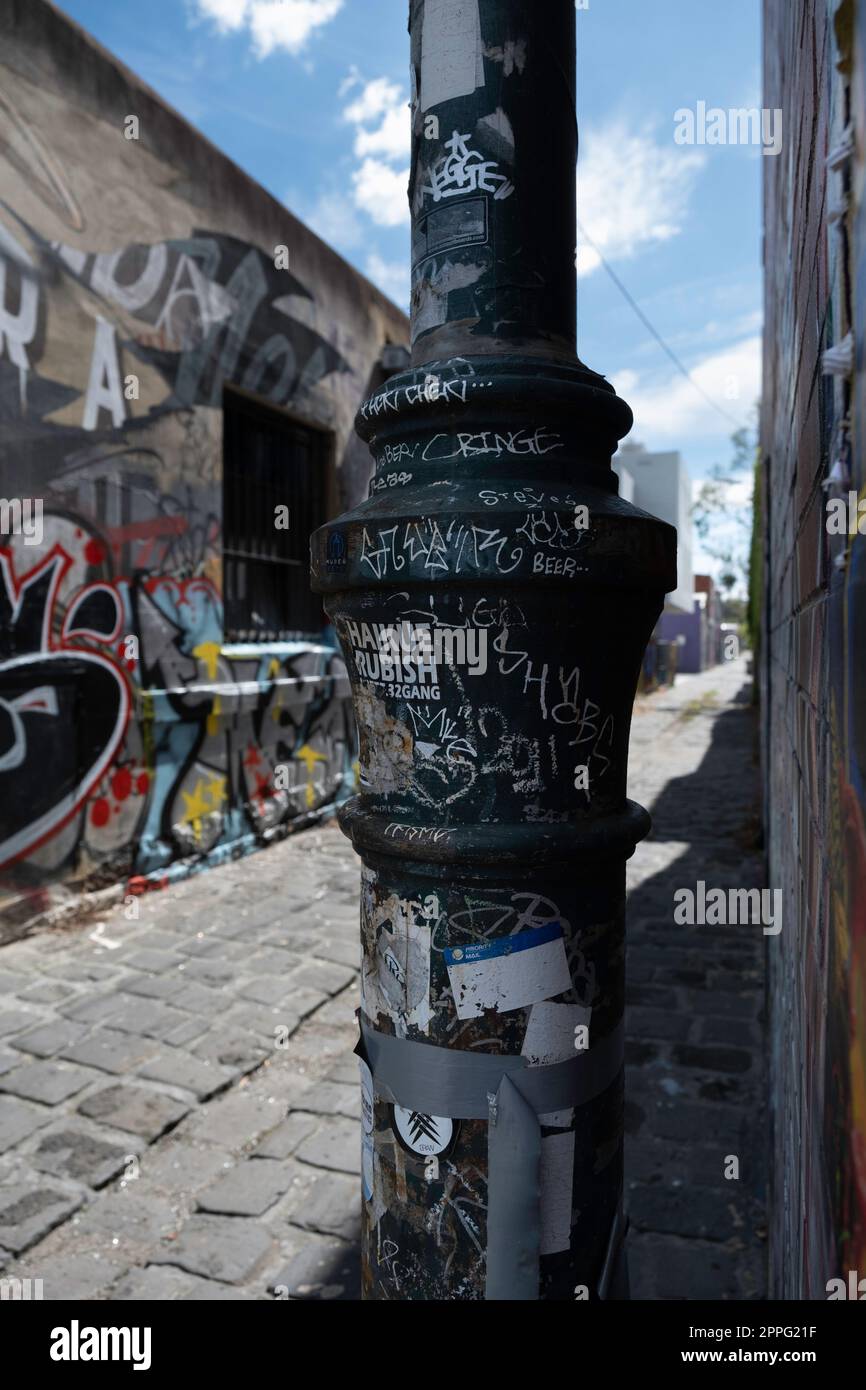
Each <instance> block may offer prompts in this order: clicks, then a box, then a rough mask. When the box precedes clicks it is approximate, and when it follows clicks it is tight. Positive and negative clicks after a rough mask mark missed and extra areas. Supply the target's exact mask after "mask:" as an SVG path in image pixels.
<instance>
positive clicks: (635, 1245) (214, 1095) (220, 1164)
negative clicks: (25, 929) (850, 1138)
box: [0, 662, 777, 1300]
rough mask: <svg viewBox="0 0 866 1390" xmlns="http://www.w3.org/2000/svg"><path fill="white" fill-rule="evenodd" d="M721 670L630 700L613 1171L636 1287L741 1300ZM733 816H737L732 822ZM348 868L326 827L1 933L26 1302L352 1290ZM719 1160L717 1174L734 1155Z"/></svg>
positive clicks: (735, 781)
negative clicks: (708, 905)
mask: <svg viewBox="0 0 866 1390" xmlns="http://www.w3.org/2000/svg"><path fill="white" fill-rule="evenodd" d="M747 699H748V695H747V676H746V671H745V664H744V662H736V663H731V664H730V665H728V666H726V667H721V668H717V669H715V670H713V671H710V672H708V673H706V674H705V675H702V676H699V677H685V678H681V680H680V681H679V682H678V684H677V687H676V689H675V690H673V691H665V692H660V693H658V694H656V695H654V696H651V697H649V698H648V699H645V700H642V701H641V702H639V705H638V708H637V710H636V714H635V721H634V728H633V737H632V758H631V766H632V777H631V794H632V796H633V797H634V798H635V799H637V800H640V801H643V803H644V804H645V805H648V806H650V807H651V808H652V810H653V814H654V819H655V829H654V832H653V836H652V839H651V840H649V841H648V842H646V843H645V844H644V845H642V846H640V847H639V849H638V852H637V854H636V856H635V858H634V860H633V861H632V862H631V865H630V894H631V896H630V906H629V940H630V954H629V996H628V997H629V1003H630V1015H629V1042H628V1061H629V1082H628V1092H627V1096H628V1111H627V1126H628V1135H629V1138H628V1150H627V1184H628V1199H629V1206H630V1211H631V1221H632V1234H631V1237H630V1260H631V1272H632V1286H633V1296H634V1297H636V1298H713V1299H718V1298H756V1297H761V1296H763V1293H764V1288H765V1283H764V1248H765V1247H764V1240H763V1222H764V1213H763V1207H762V1201H761V1195H762V1192H763V1186H764V1176H765V1173H764V1170H765V1154H764V1145H765V1135H764V1124H765V1117H766V1105H765V1098H764V1071H763V1054H762V1034H761V1022H760V1012H761V1008H762V1001H763V959H764V951H765V943H766V941H767V940H769V941H770V942H771V945H773V944H775V941H776V940H777V938H765V937H764V936H763V935H762V933H761V928H760V926H750V927H711V926H710V927H708V926H694V927H682V926H676V925H675V924H674V920H673V910H674V892H675V891H676V890H677V889H679V888H689V887H691V888H693V889H694V887H695V885H696V883H697V882H698V880H703V881H705V883H706V885H707V888H708V889H709V888H710V887H723V888H727V887H737V888H750V887H753V886H756V885H758V884H760V883H761V878H760V873H761V864H760V858H759V856H758V855H757V854H756V853H755V852H754V850H750V849H749V847H748V846H749V832H750V821H751V817H752V815H753V809H754V802H755V791H756V788H755V783H756V770H755V767H754V764H753V761H752V738H753V716H752V714H751V712H750V710H749V707H748V703H747ZM752 829H753V827H752ZM357 897H358V866H357V861H356V860H355V857H354V855H353V853H352V851H351V849H350V848H349V846H348V843H347V842H346V841H345V840H344V839H343V837H342V836H341V835H340V833H339V831H338V830H337V829H336V828H334V827H327V828H325V829H322V830H317V831H309V832H306V833H304V834H302V835H300V836H296V837H294V838H291V839H289V840H287V841H285V842H283V843H282V844H280V845H277V846H275V847H273V848H272V849H271V850H269V851H267V852H266V853H262V854H258V855H254V856H252V857H250V858H247V859H244V860H241V861H239V862H238V863H235V864H229V865H226V866H224V867H222V868H219V869H215V870H212V871H211V872H209V873H207V874H205V875H199V876H197V877H194V878H191V879H189V880H187V881H185V882H183V883H181V884H179V885H177V886H175V887H173V888H170V889H168V890H166V891H165V892H162V893H157V894H154V895H152V896H150V897H149V898H147V899H145V900H143V901H142V903H141V916H140V919H139V920H138V921H137V922H129V921H126V920H125V918H124V914H123V911H122V909H119V908H118V909H113V910H112V911H111V912H110V913H106V914H105V915H104V916H103V918H101V919H98V920H91V921H90V922H88V923H86V924H84V925H82V924H78V925H77V926H74V927H67V928H65V929H58V930H55V931H51V932H45V933H43V934H40V935H36V936H33V937H30V938H28V939H25V940H23V941H18V942H15V943H13V944H11V945H9V946H7V947H6V948H5V949H4V950H3V951H2V952H0V1093H2V1094H0V1153H2V1157H0V1266H2V1267H3V1272H4V1274H6V1275H9V1274H16V1275H19V1276H30V1277H32V1278H41V1279H42V1280H43V1282H44V1293H45V1297H46V1298H55V1299H56V1298H64V1299H66V1298H71V1299H93V1298H96V1299H102V1298H111V1299H133V1300H135V1299H225V1300H237V1299H250V1298H252V1299H261V1298H268V1297H274V1296H276V1297H291V1298H342V1299H353V1298H356V1297H357V1296H358V1291H359V1276H358V1269H357V1264H358V1256H357V1236H358V1220H359V1218H358V1205H359V1183H358V1180H357V1176H356V1174H357V1169H358V1157H359V1143H358V1119H359V1110H358V1087H357V1066H356V1063H355V1060H354V1058H353V1056H352V1049H353V1046H354V1041H355V1024H354V1017H353V1012H354V1009H355V1007H356V989H357V957H358V926H357ZM731 1156H733V1157H734V1158H736V1159H737V1160H738V1163H739V1178H730V1177H726V1176H725V1170H726V1165H727V1167H728V1169H729V1170H730V1158H731Z"/></svg>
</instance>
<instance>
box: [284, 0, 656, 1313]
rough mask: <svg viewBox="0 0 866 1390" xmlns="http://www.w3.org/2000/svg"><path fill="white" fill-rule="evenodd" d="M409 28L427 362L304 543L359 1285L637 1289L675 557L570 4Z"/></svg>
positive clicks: (416, 261) (498, 0) (420, 1290)
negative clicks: (619, 305)
mask: <svg viewBox="0 0 866 1390" xmlns="http://www.w3.org/2000/svg"><path fill="white" fill-rule="evenodd" d="M410 8H411V16H410V32H411V37H412V80H413V156H412V181H411V187H410V198H411V205H412V231H413V267H412V277H413V278H412V358H411V365H410V367H409V369H408V370H407V371H405V372H403V373H402V374H401V375H399V376H397V377H395V378H392V379H391V380H390V381H389V382H388V384H387V386H386V387H385V388H384V389H383V390H382V391H381V392H380V393H379V394H378V395H376V396H375V397H373V398H372V399H371V400H368V401H367V402H366V403H365V405H364V406H363V407H362V409H361V412H360V414H359V417H358V422H357V428H358V431H359V433H360V434H361V436H362V438H363V439H364V440H366V441H367V442H368V443H369V445H370V448H371V451H372V453H373V456H374V459H375V465H376V468H375V476H374V478H373V481H372V484H371V489H370V497H369V499H368V500H367V501H365V502H364V503H363V504H362V505H361V506H359V507H357V508H356V509H355V510H354V511H353V512H350V513H348V514H346V515H345V516H343V517H341V518H340V519H339V520H337V521H335V522H333V523H332V524H330V525H328V526H326V527H323V528H322V529H321V530H320V531H318V532H317V533H316V534H315V535H314V537H313V540H312V557H313V561H312V563H313V580H314V587H315V588H316V589H317V590H318V591H319V592H321V593H322V594H324V595H325V596H326V608H327V610H328V612H329V614H330V615H331V618H332V620H333V622H334V624H335V626H336V629H337V633H338V636H339V640H340V643H341V646H342V649H343V652H344V654H345V658H346V661H347V665H348V668H349V672H350V675H351V680H352V686H353V693H354V702H355V712H356V717H357V722H358V728H359V735H360V745H361V758H360V762H361V793H360V795H359V796H358V797H356V798H355V799H354V800H353V801H351V802H350V803H349V804H348V805H347V806H346V807H345V809H344V811H343V813H342V815H341V824H342V826H343V829H344V831H345V832H346V833H347V834H348V835H350V836H351V837H352V840H353V842H354V844H355V846H356V848H357V850H358V852H359V854H360V855H361V856H362V859H363V862H364V869H363V880H362V902H361V931H362V941H363V951H364V965H363V1002H362V1010H361V1032H362V1039H361V1042H360V1044H359V1052H360V1053H361V1055H362V1057H363V1059H364V1061H363V1064H362V1073H363V1086H364V1125H363V1169H364V1179H363V1181H364V1236H363V1239H364V1291H365V1297H368V1298H380V1299H463V1298H466V1299H483V1298H487V1299H521V1300H522V1299H536V1298H543V1299H573V1298H575V1297H577V1298H583V1297H586V1298H589V1299H596V1298H599V1297H607V1296H609V1295H610V1293H611V1291H612V1290H613V1292H614V1293H615V1294H618V1295H619V1296H621V1295H622V1293H623V1283H622V1278H621V1274H620V1276H619V1278H618V1279H617V1277H616V1275H615V1271H616V1269H617V1267H618V1251H619V1245H620V1242H621V1236H622V1231H623V1224H624V1223H623V1217H622V1186H623V1175H622V1128H623V1032H622V1016H623V992H624V909H625V862H626V860H627V858H628V857H629V856H630V855H631V854H632V853H633V851H634V847H635V844H636V843H637V841H638V840H639V839H640V838H641V837H642V836H644V835H645V834H646V832H647V830H648V828H649V817H648V816H647V814H646V812H645V811H643V810H642V809H641V808H640V807H639V806H636V805H635V804H634V803H631V802H629V801H627V799H626V763H627V756H628V736H629V725H630V718H631V708H632V702H633V699H634V693H635V689H636V685H637V679H638V673H639V668H640V664H641V659H642V655H643V651H644V648H645V646H646V643H647V640H648V638H649V636H650V633H651V631H652V629H653V626H654V624H655V622H656V619H657V617H658V615H659V613H660V611H661V608H662V604H663V597H664V594H665V592H666V591H669V590H670V589H672V588H673V587H674V586H675V583H676V533H675V531H674V530H673V528H671V527H669V526H667V525H665V524H664V523H662V522H660V521H657V520H656V519H654V518H651V517H649V516H647V515H646V514H645V513H643V512H640V511H638V510H637V509H636V508H635V507H633V506H631V505H630V504H628V503H626V502H624V501H622V500H621V499H620V498H619V496H618V484H617V479H616V476H615V474H614V473H613V472H612V471H611V468H610V461H611V458H612V455H613V453H614V452H615V450H616V447H617V442H618V440H619V439H621V438H622V437H623V436H624V435H625V434H626V433H627V431H628V429H629V428H630V426H631V418H632V417H631V412H630V411H629V409H628V406H627V405H625V403H624V402H623V401H621V400H620V399H618V397H617V396H616V395H615V393H614V391H613V389H612V387H611V386H610V385H609V384H608V383H607V382H606V381H605V380H604V378H603V377H600V376H598V375H596V374H595V373H594V372H591V371H590V370H588V369H587V368H586V367H585V366H584V365H583V364H582V363H581V362H580V360H579V359H578V358H577V356H576V354H575V299H576V294H575V265H574V256H575V182H574V171H575V161H576V154H577V131H576V121H575V106H574V101H575V77H574V70H575V61H574V59H575V8H574V4H573V2H572V0H544V3H543V4H540V3H533V4H527V3H524V0H411V7H410ZM614 172H615V171H612V176H613V174H614ZM619 1268H620V1270H621V1262H619Z"/></svg>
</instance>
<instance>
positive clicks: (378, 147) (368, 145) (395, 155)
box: [355, 102, 412, 159]
mask: <svg viewBox="0 0 866 1390" xmlns="http://www.w3.org/2000/svg"><path fill="white" fill-rule="evenodd" d="M411 148H412V138H411V133H410V130H409V108H408V107H407V106H406V104H405V102H401V103H400V105H399V106H397V107H393V108H392V109H391V110H390V111H389V112H388V113H387V114H386V115H385V116H384V117H383V120H382V124H381V125H380V126H379V127H378V128H377V129H376V130H359V131H358V133H357V135H356V136H355V153H356V154H359V155H368V154H380V155H384V157H385V159H408V158H409V154H410V151H411Z"/></svg>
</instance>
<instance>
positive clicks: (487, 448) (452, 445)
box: [421, 425, 565, 463]
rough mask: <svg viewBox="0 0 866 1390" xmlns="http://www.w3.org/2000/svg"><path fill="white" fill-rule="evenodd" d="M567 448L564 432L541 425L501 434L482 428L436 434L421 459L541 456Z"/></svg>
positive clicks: (440, 461) (434, 460)
mask: <svg viewBox="0 0 866 1390" xmlns="http://www.w3.org/2000/svg"><path fill="white" fill-rule="evenodd" d="M443 441H444V442H443ZM564 448H565V442H564V440H563V438H562V435H561V434H554V433H552V432H550V431H548V429H547V428H546V426H544V425H540V426H539V427H538V428H537V429H535V430H531V431H528V430H523V429H518V430H508V431H504V432H503V433H501V434H500V433H499V432H497V431H495V430H482V431H480V432H479V433H477V434H471V433H460V434H456V435H452V434H435V435H434V436H433V438H432V439H431V440H430V441H429V442H428V443H427V444H426V445H425V446H424V452H423V453H422V455H421V459H422V462H424V463H444V462H447V461H448V460H450V459H457V458H460V459H467V458H481V457H486V456H492V457H494V458H501V457H502V455H503V454H514V455H516V456H518V457H522V456H524V455H533V456H535V457H537V458H542V457H543V456H544V455H545V454H552V453H554V452H555V451H556V450H558V449H564Z"/></svg>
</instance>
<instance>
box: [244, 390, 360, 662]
mask: <svg viewBox="0 0 866 1390" xmlns="http://www.w3.org/2000/svg"><path fill="white" fill-rule="evenodd" d="M332 450H333V436H332V435H331V434H329V433H328V432H327V431H326V430H320V429H316V428H314V427H312V426H309V425H304V424H300V423H299V422H298V421H296V420H293V419H292V417H291V416H290V415H287V414H285V412H283V411H282V410H277V409H275V408H274V407H272V406H268V405H265V404H263V403H260V402H259V401H258V400H254V399H252V398H250V397H249V396H246V395H244V394H243V393H242V392H239V391H233V390H230V389H229V388H226V389H225V390H224V391H223V599H224V605H225V640H226V641H227V642H273V641H284V640H286V639H290V638H294V637H309V636H312V635H315V634H318V633H320V632H321V631H322V628H323V627H324V626H325V623H326V621H327V620H326V618H325V615H324V613H323V611H322V603H321V599H320V598H319V597H318V595H316V594H314V593H312V592H311V590H310V546H309V540H310V533H311V532H312V531H315V530H316V528H317V527H319V526H321V525H323V524H324V522H325V521H326V519H327V517H326V513H325V507H326V501H325V499H326V495H327V475H328V468H329V464H330V461H331V456H332ZM283 509H284V510H283ZM285 523H287V524H285Z"/></svg>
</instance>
